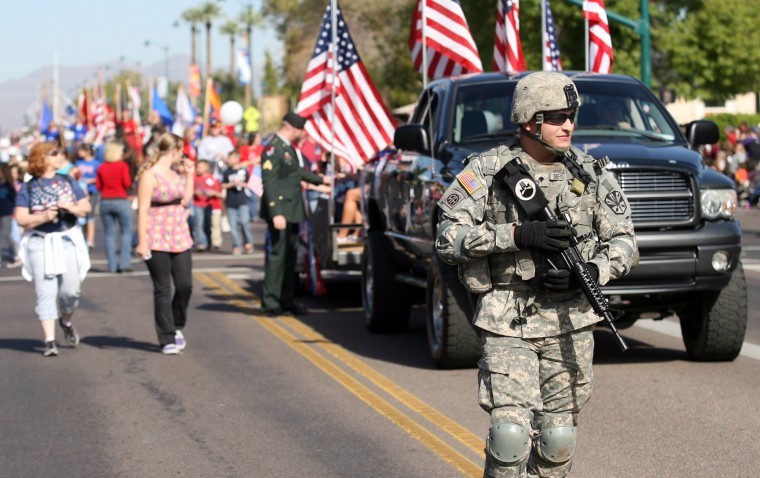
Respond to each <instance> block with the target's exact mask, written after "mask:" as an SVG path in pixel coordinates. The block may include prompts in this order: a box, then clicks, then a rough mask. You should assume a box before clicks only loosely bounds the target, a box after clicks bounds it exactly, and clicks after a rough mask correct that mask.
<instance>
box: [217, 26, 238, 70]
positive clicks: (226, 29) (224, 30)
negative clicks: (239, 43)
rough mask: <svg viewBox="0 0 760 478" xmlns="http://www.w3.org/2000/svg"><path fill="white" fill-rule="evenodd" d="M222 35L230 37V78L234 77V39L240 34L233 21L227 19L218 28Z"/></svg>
mask: <svg viewBox="0 0 760 478" xmlns="http://www.w3.org/2000/svg"><path fill="white" fill-rule="evenodd" d="M219 32H220V33H221V34H222V35H229V36H230V76H232V77H233V78H234V77H235V37H236V36H237V35H238V33H239V32H240V27H239V26H238V24H237V22H236V21H235V20H230V19H228V20H227V21H226V22H225V23H223V24H222V26H221V27H219Z"/></svg>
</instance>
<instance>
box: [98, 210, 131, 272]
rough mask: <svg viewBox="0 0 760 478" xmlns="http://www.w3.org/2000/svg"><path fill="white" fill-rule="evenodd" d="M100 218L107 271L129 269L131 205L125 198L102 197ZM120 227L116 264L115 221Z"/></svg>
mask: <svg viewBox="0 0 760 478" xmlns="http://www.w3.org/2000/svg"><path fill="white" fill-rule="evenodd" d="M100 218H101V219H102V220H103V236H104V238H105V243H106V259H108V272H116V271H117V270H124V269H131V268H132V264H131V263H130V255H131V253H132V207H131V205H130V204H129V201H127V200H126V199H103V200H102V201H101V203H100ZM117 222H118V223H119V228H120V229H121V231H120V232H121V234H120V238H121V239H120V241H119V250H120V251H119V263H118V266H117V264H116V223H117Z"/></svg>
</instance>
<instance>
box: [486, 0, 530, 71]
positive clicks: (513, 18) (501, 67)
mask: <svg viewBox="0 0 760 478" xmlns="http://www.w3.org/2000/svg"><path fill="white" fill-rule="evenodd" d="M498 1H499V6H498V15H497V17H496V40H495V41H494V45H493V69H494V70H495V71H501V72H503V73H507V72H511V71H514V72H518V71H525V69H526V68H525V57H524V56H523V50H522V42H521V41H520V0H498Z"/></svg>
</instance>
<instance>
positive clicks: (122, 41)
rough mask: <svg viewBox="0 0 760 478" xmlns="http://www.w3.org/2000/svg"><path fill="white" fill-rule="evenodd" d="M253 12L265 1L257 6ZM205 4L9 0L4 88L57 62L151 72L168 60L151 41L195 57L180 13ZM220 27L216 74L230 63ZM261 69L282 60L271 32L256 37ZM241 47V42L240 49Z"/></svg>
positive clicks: (0, 37)
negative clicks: (120, 63) (115, 63)
mask: <svg viewBox="0 0 760 478" xmlns="http://www.w3.org/2000/svg"><path fill="white" fill-rule="evenodd" d="M252 1H253V7H254V9H258V8H260V7H261V3H262V0H252ZM203 2H204V0H127V1H118V2H117V1H108V0H101V1H96V0H63V1H57V0H53V1H51V0H44V1H43V0H6V1H3V6H2V7H0V16H1V18H2V19H3V27H2V28H0V45H2V46H1V47H0V51H3V53H4V54H3V55H1V56H0V58H2V65H1V66H0V81H5V80H9V79H13V78H23V77H25V76H26V75H27V74H29V73H31V72H32V71H34V70H36V69H38V68H41V67H44V66H48V65H51V64H52V62H53V57H54V55H57V56H58V62H59V64H62V65H94V64H98V63H101V62H102V63H105V62H108V61H111V60H118V59H119V58H121V57H124V62H125V64H127V65H129V64H133V65H134V64H136V63H137V62H140V63H141V64H142V65H150V64H152V63H156V62H161V61H163V60H164V50H163V49H161V48H159V47H156V46H148V47H146V46H145V44H144V43H145V40H150V41H151V42H152V43H154V44H160V45H164V46H168V47H169V54H170V55H174V54H184V55H187V56H189V55H190V26H189V25H187V24H185V23H184V22H180V25H179V26H178V27H174V26H173V25H174V23H175V21H177V20H179V16H180V13H181V12H182V11H184V10H186V9H188V8H192V7H197V6H198V5H200V4H202V3H203ZM246 3H247V1H239V0H224V1H221V2H219V5H220V6H221V7H222V10H223V11H224V13H225V14H226V15H227V16H229V17H231V18H237V17H238V15H239V14H240V12H241V11H242V10H243V9H244V8H245V7H244V5H245V4H246ZM221 23H222V21H220V22H217V24H216V25H214V26H213V33H212V60H213V63H214V69H216V68H221V67H226V65H228V64H229V37H228V36H226V35H222V34H220V33H219V25H220V24H221ZM253 39H254V45H253V55H254V63H256V64H263V58H264V52H265V51H266V50H269V52H270V53H271V54H272V57H273V58H275V59H276V58H277V57H278V56H279V55H281V52H282V46H281V43H280V42H279V41H278V40H277V39H276V38H275V34H274V32H273V31H272V30H271V29H264V30H258V29H257V30H254V34H253ZM205 41H206V40H205V28H204V33H203V34H202V35H199V36H198V48H199V55H200V57H199V62H201V64H205V60H204V58H205V54H204V53H203V52H204V50H205V44H206V43H205ZM238 44H240V41H239V42H238Z"/></svg>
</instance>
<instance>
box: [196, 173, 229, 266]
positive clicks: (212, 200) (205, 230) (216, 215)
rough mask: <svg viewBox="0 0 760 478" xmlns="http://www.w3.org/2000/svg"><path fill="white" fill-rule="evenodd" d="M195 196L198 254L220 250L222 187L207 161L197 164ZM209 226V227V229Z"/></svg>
mask: <svg viewBox="0 0 760 478" xmlns="http://www.w3.org/2000/svg"><path fill="white" fill-rule="evenodd" d="M195 170H196V175H195V194H194V195H193V204H194V207H195V243H196V250H197V251H198V252H203V251H206V250H207V249H208V247H209V235H210V236H211V247H212V248H213V249H214V250H218V249H219V248H220V247H221V246H222V200H221V197H222V185H221V183H220V182H219V180H218V179H216V178H215V177H214V174H213V171H212V167H211V163H210V162H208V161H205V160H201V161H198V162H197V164H196V168H195ZM207 226H208V227H207Z"/></svg>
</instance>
